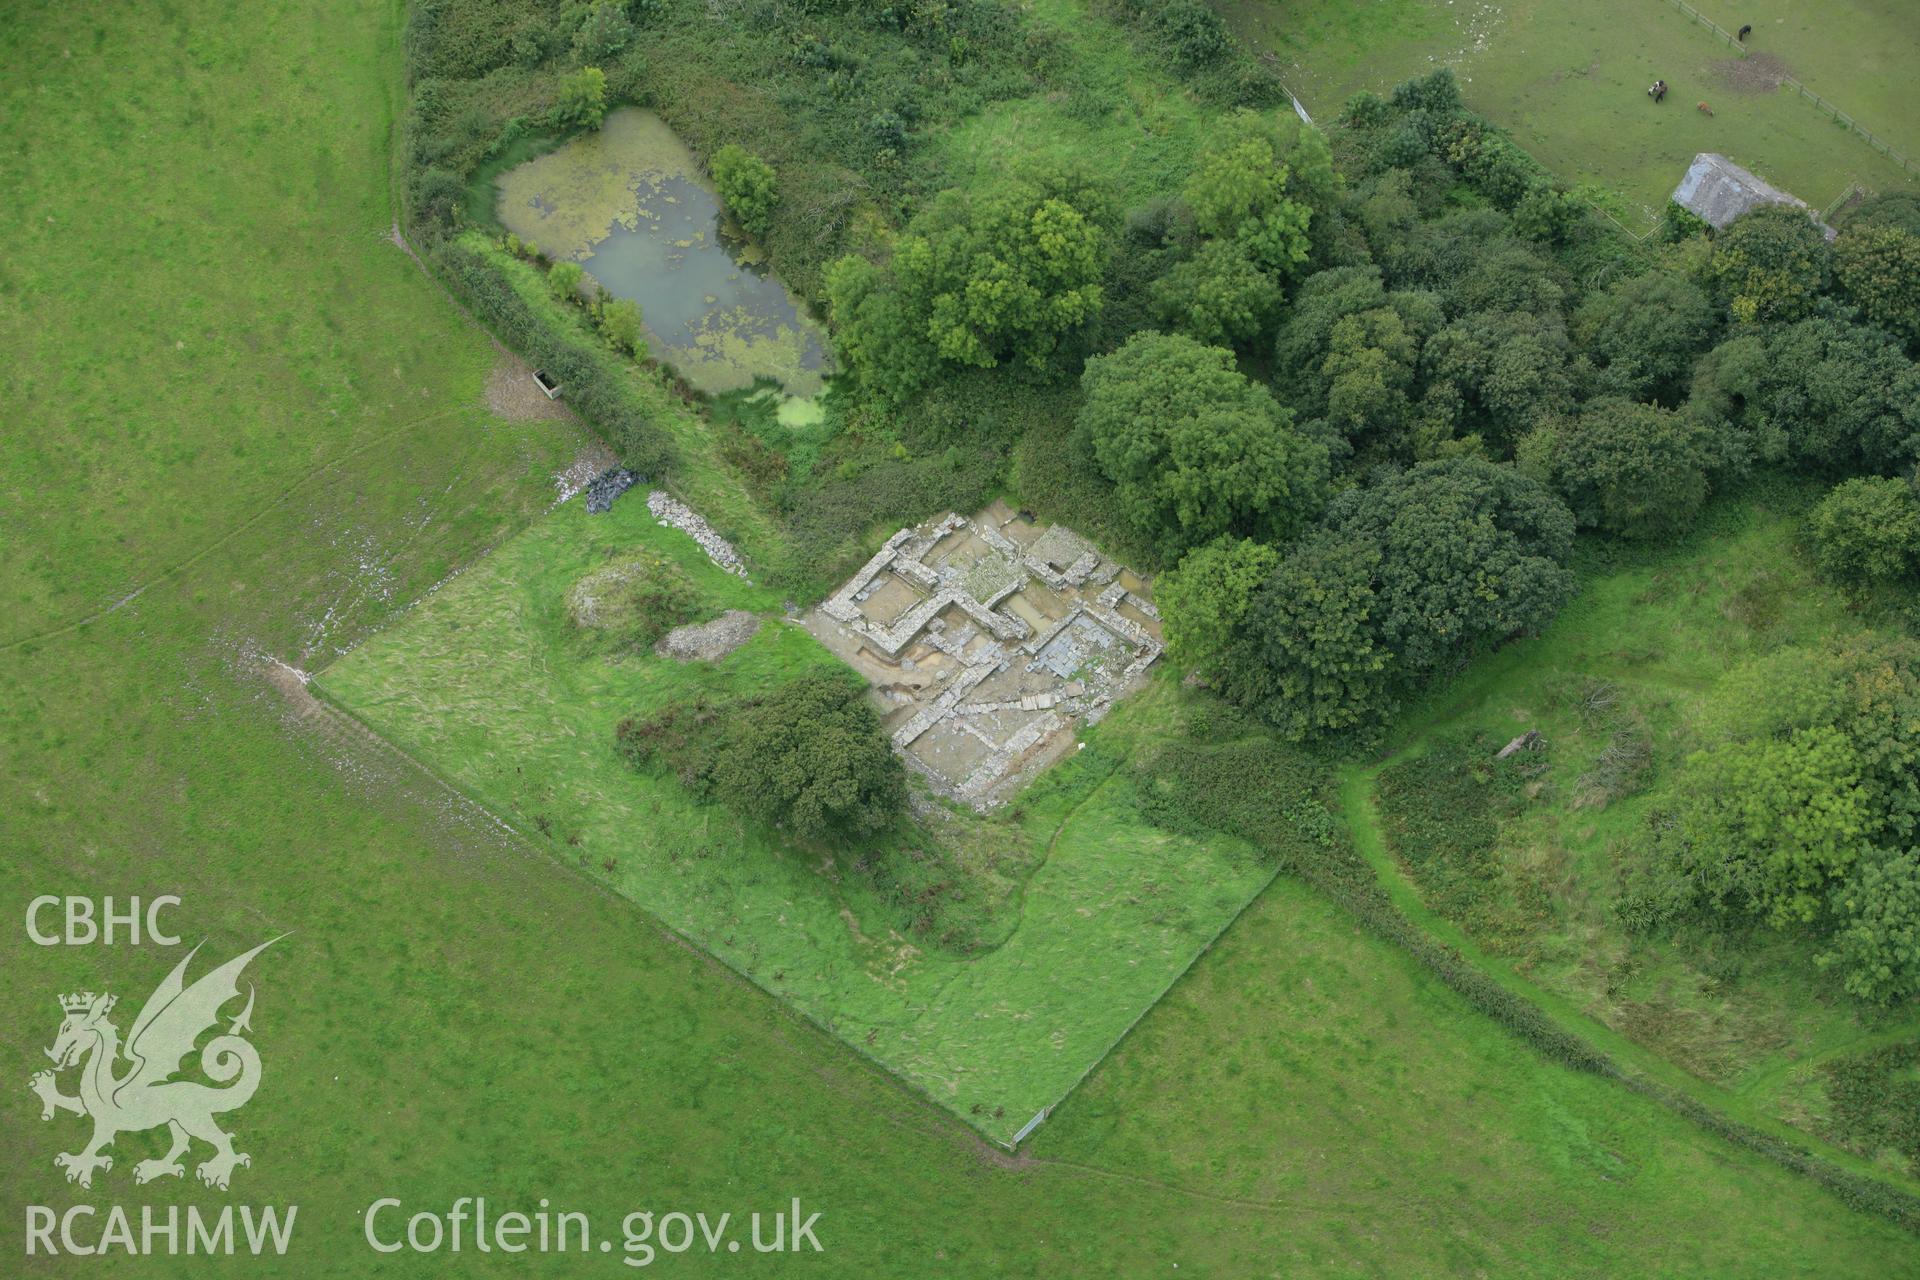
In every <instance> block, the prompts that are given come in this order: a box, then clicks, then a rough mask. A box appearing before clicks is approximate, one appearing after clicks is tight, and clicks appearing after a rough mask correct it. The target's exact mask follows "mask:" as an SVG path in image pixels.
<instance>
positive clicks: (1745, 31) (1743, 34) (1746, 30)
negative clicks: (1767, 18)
mask: <svg viewBox="0 0 1920 1280" xmlns="http://www.w3.org/2000/svg"><path fill="white" fill-rule="evenodd" d="M1752 32H1753V24H1752V23H1751V22H1749V23H1748V24H1747V25H1746V26H1744V27H1742V28H1740V34H1739V35H1737V36H1735V37H1734V39H1736V40H1738V41H1740V43H1742V44H1745V43H1746V42H1747V36H1748V35H1750V34H1752Z"/></svg>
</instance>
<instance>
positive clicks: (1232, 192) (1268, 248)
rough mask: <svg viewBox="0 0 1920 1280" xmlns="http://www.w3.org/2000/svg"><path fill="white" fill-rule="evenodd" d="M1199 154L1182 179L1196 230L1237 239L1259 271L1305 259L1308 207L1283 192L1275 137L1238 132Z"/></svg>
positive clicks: (1284, 174)
mask: <svg viewBox="0 0 1920 1280" xmlns="http://www.w3.org/2000/svg"><path fill="white" fill-rule="evenodd" d="M1235 133H1237V135H1238V136H1234V134H1229V137H1228V140H1227V141H1225V142H1224V143H1223V144H1221V145H1218V146H1216V147H1214V148H1213V149H1211V150H1209V151H1207V152H1206V153H1205V154H1204V155H1202V156H1201V157H1200V160H1199V163H1198V164H1197V165H1196V166H1195V167H1194V173H1193V177H1192V179H1191V180H1190V181H1189V182H1188V183H1187V203H1188V204H1190V205H1192V206H1193V216H1194V221H1195V224H1196V225H1197V226H1198V227H1199V229H1200V233H1201V234H1202V235H1205V236H1210V237H1214V238H1216V239H1221V240H1232V241H1235V242H1237V243H1238V244H1239V245H1240V247H1241V249H1242V250H1243V252H1244V253H1245V254H1246V256H1247V258H1248V259H1249V260H1251V261H1252V262H1254V263H1256V264H1258V265H1259V266H1260V267H1261V269H1262V270H1266V271H1273V272H1287V271H1291V270H1292V269H1294V268H1295V267H1297V266H1299V265H1300V264H1301V263H1303V262H1305V261H1306V260H1307V254H1308V251H1309V249H1310V247H1311V241H1310V240H1309V238H1308V234H1307V228H1308V224H1309V223H1310V222H1311V221H1312V218H1313V211H1312V209H1311V208H1310V207H1309V206H1308V205H1306V204H1305V203H1303V202H1301V201H1299V200H1295V199H1293V198H1292V197H1291V196H1289V195H1288V192H1287V177H1288V169H1287V165H1286V163H1285V161H1284V160H1283V159H1282V157H1281V156H1280V154H1279V152H1278V150H1277V148H1276V146H1275V144H1274V140H1273V139H1272V138H1271V137H1270V136H1268V135H1267V134H1265V133H1263V132H1260V131H1258V130H1246V129H1243V130H1238V131H1235Z"/></svg>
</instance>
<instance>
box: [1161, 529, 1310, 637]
mask: <svg viewBox="0 0 1920 1280" xmlns="http://www.w3.org/2000/svg"><path fill="white" fill-rule="evenodd" d="M1279 562H1280V553H1279V552H1278V551H1276V550H1274V549H1273V548H1272V547H1270V546H1268V545H1267V544H1266V543H1264V542H1255V541H1253V539H1251V538H1239V539H1235V538H1220V539H1216V540H1215V541H1213V542H1209V543H1208V544H1207V545H1206V546H1204V547H1199V548H1196V549H1195V550H1193V551H1190V552H1188V553H1187V555H1186V557H1185V558H1184V559H1182V560H1181V561H1180V565H1179V567H1178V568H1177V569H1175V570H1174V571H1172V572H1170V573H1166V574H1163V575H1161V577H1160V581H1159V582H1158V583H1157V584H1156V585H1155V587H1154V600H1155V603H1156V605H1157V606H1158V607H1159V610H1160V618H1161V622H1162V623H1163V625H1164V626H1165V628H1166V636H1167V651H1168V652H1169V653H1170V654H1172V655H1173V657H1174V659H1175V660H1176V661H1179V662H1185V663H1188V664H1200V663H1205V662H1207V661H1210V660H1211V659H1212V658H1213V657H1214V656H1215V655H1216V654H1218V653H1219V652H1220V651H1221V650H1222V649H1224V648H1225V647H1226V646H1227V643H1228V642H1229V641H1230V640H1231V639H1232V638H1233V633H1234V629H1235V628H1236V627H1238V626H1239V625H1240V621H1241V619H1243V618H1245V617H1246V615H1247V607H1248V606H1249V605H1250V604H1251V603H1252V602H1253V593H1254V592H1255V591H1256V590H1257V589H1258V588H1259V586H1260V584H1261V583H1263V582H1265V581H1266V579H1267V576H1268V575H1269V574H1271V573H1272V572H1273V570H1274V566H1275V565H1277V564H1278V563H1279Z"/></svg>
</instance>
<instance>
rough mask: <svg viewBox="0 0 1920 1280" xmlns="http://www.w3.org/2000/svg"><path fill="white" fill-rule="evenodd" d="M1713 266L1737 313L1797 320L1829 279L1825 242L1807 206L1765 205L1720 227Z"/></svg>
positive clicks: (1750, 319) (1742, 316)
mask: <svg viewBox="0 0 1920 1280" xmlns="http://www.w3.org/2000/svg"><path fill="white" fill-rule="evenodd" d="M1709 270H1710V272H1711V275H1712V277H1713V280H1714V282H1715V283H1716V284H1717V285H1718V286H1719V288H1720V294H1721V298H1722V300H1723V301H1724V302H1725V303H1726V304H1727V308H1728V310H1729V311H1731V312H1732V314H1733V318H1734V319H1736V320H1739V321H1741V322H1743V323H1752V322H1753V321H1756V320H1782V321H1784V320H1797V319H1799V318H1800V317H1802V316H1804V315H1806V314H1807V313H1808V312H1810V311H1811V310H1813V305H1814V302H1815V300H1816V299H1817V298H1818V296H1819V293H1820V287H1821V285H1822V284H1823V283H1824V282H1825V279H1826V272H1827V242H1826V241H1825V240H1824V239H1823V238H1822V237H1821V234H1820V228H1818V227H1816V226H1815V225H1814V224H1813V219H1811V218H1809V217H1808V216H1807V214H1806V212H1805V211H1804V210H1802V209H1796V208H1794V207H1792V206H1790V205H1764V206H1762V207H1760V208H1758V209H1755V210H1754V211H1753V212H1751V213H1747V214H1743V215H1741V216H1740V217H1739V218H1736V219H1735V220H1734V222H1733V225H1732V226H1730V227H1728V228H1727V229H1726V230H1725V231H1722V232H1721V233H1720V235H1719V236H1718V237H1717V238H1716V239H1715V241H1714V247H1713V261H1712V264H1711V266H1710V268H1709Z"/></svg>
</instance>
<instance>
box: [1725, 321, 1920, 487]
mask: <svg viewBox="0 0 1920 1280" xmlns="http://www.w3.org/2000/svg"><path fill="white" fill-rule="evenodd" d="M1692 399H1693V401H1694V405H1693V407H1694V409H1695V411H1696V412H1700V413H1704V414H1706V415H1708V417H1709V418H1710V419H1713V420H1716V421H1726V422H1729V423H1731V424H1732V425H1733V426H1735V427H1736V428H1737V429H1738V430H1739V431H1740V432H1741V433H1742V434H1744V435H1745V437H1746V438H1747V440H1748V441H1749V442H1750V447H1751V449H1752V451H1753V452H1754V453H1755V454H1756V455H1757V456H1758V457H1760V458H1762V459H1766V460H1769V461H1777V460H1780V459H1782V458H1785V459H1788V460H1791V461H1792V462H1793V463H1794V464H1795V465H1797V466H1800V467H1802V468H1804V469H1806V470H1809V471H1814V472H1821V473H1825V474H1829V475H1832V474H1845V473H1848V472H1857V471H1878V472H1887V471H1898V470H1902V469H1904V468H1907V467H1910V466H1911V465H1912V464H1913V462H1914V459H1915V458H1916V456H1920V368H1916V366H1915V365H1914V363H1913V362H1912V361H1911V360H1909V359H1907V357H1906V354H1905V353H1904V352H1903V351H1902V350H1901V349H1900V345H1899V343H1897V342H1895V341H1894V340H1893V339H1892V338H1890V337H1888V336H1887V334H1886V333H1885V332H1883V331H1882V330H1879V329H1870V328H1866V327H1864V326H1861V325H1856V324H1848V323H1847V322H1845V321H1844V320H1840V319H1836V318H1830V317H1816V318H1813V319H1808V320H1802V321H1800V322H1798V323H1796V324H1790V325H1783V326H1765V327H1762V328H1761V329H1759V330H1757V331H1755V332H1751V333H1746V334H1742V335H1740V336H1738V337H1736V338H1733V339H1731V340H1730V341H1728V342H1726V343H1723V344H1722V345H1721V346H1720V347H1717V348H1715V350H1714V351H1713V352H1711V353H1710V354H1709V355H1708V356H1707V357H1706V359H1704V360H1703V361H1702V362H1701V365H1700V368H1699V370H1698V372H1697V374H1696V376H1695V379H1694V387H1693V392H1692Z"/></svg>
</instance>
